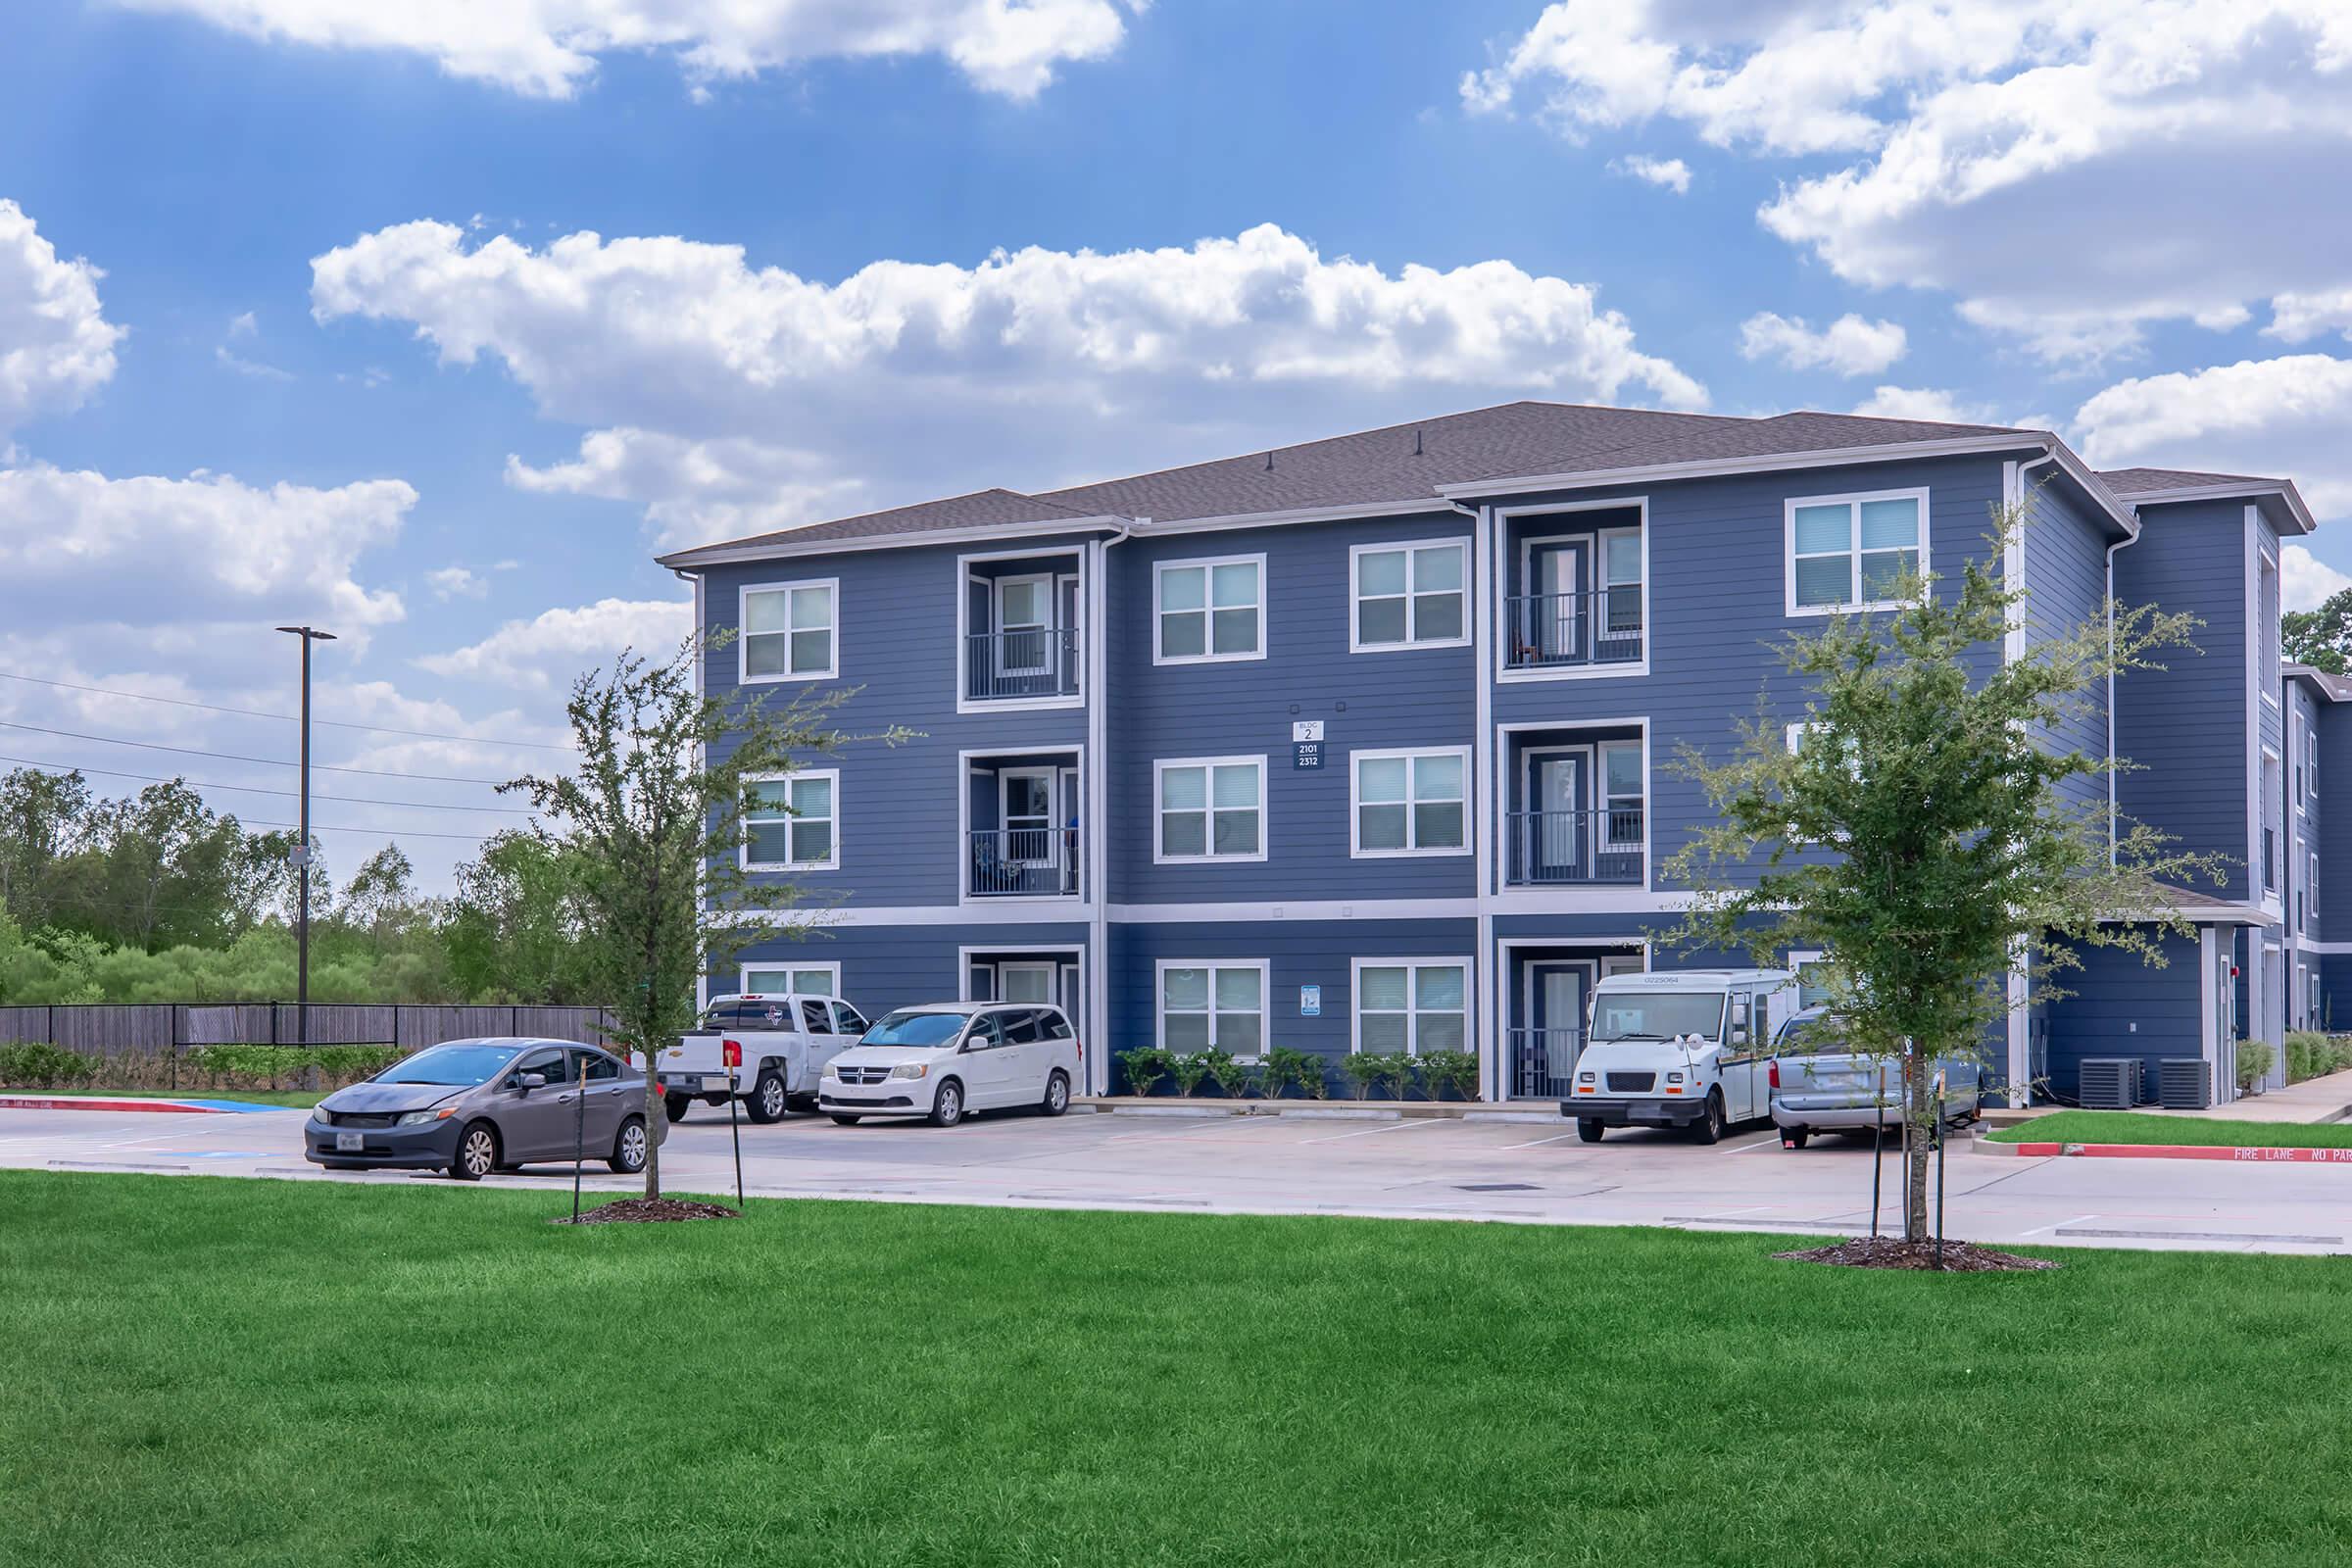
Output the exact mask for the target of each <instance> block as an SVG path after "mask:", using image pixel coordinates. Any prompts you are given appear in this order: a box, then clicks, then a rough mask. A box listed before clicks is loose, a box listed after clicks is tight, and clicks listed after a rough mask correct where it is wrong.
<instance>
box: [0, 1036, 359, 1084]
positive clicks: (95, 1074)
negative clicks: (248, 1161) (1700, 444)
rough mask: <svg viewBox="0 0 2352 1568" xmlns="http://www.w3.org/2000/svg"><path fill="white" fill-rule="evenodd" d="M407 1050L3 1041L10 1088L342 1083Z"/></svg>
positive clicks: (0, 1069)
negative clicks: (98, 1050) (103, 1049)
mask: <svg viewBox="0 0 2352 1568" xmlns="http://www.w3.org/2000/svg"><path fill="white" fill-rule="evenodd" d="M404 1054H405V1053H404V1052H402V1051H401V1050H400V1049H399V1048H398V1047H395V1046H190V1047H189V1048H188V1049H187V1051H186V1052H185V1053H183V1054H181V1055H180V1056H179V1057H178V1058H177V1060H176V1061H175V1060H174V1059H173V1058H172V1056H171V1055H169V1054H163V1053H157V1054H152V1055H150V1054H144V1053H136V1052H126V1053H124V1054H121V1055H113V1056H100V1055H86V1054H82V1053H81V1052H78V1051H68V1050H66V1049H65V1048H64V1047H62V1046H51V1045H44V1044H42V1043H41V1042H39V1041H23V1042H15V1043H10V1044H5V1045H0V1085H5V1086H7V1087H9V1088H11V1089H180V1090H188V1089H295V1088H306V1089H340V1088H342V1087H343V1086H344V1085H345V1084H351V1083H357V1082H359V1081H360V1080H361V1079H363V1078H371V1077H373V1076H374V1075H375V1074H377V1073H379V1072H382V1071H383V1070H384V1069H385V1068H386V1067H389V1066H391V1065H392V1063H394V1062H396V1061H398V1060H399V1059H400V1058H401V1057H402V1055H404Z"/></svg>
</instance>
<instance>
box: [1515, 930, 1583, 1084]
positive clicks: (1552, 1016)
mask: <svg viewBox="0 0 2352 1568" xmlns="http://www.w3.org/2000/svg"><path fill="white" fill-rule="evenodd" d="M1592 980H1593V970H1592V965H1590V964H1586V963H1568V962H1537V963H1531V964H1529V965H1528V966H1527V1036H1526V1039H1525V1041H1524V1042H1523V1045H1522V1049H1521V1051H1520V1053H1519V1056H1520V1066H1519V1068H1518V1070H1517V1071H1516V1072H1515V1073H1514V1080H1515V1083H1516V1085H1517V1088H1518V1093H1520V1094H1522V1095H1525V1096H1527V1097H1529V1098H1530V1099H1539V1100H1556V1099H1558V1098H1560V1097H1561V1096H1563V1095H1565V1094H1567V1093H1568V1092H1569V1086H1570V1080H1571V1079H1572V1078H1573V1077H1574V1076H1575V1072H1576V1057H1577V1054H1578V1053H1579V1052H1580V1051H1582V1050H1583V1049H1584V1030H1585V999H1586V998H1587V997H1588V996H1590V995H1591V993H1592Z"/></svg>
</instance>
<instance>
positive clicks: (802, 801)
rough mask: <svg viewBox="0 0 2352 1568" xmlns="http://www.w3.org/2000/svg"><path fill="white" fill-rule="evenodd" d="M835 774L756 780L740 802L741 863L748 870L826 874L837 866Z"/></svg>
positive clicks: (838, 851)
mask: <svg viewBox="0 0 2352 1568" xmlns="http://www.w3.org/2000/svg"><path fill="white" fill-rule="evenodd" d="M840 777H841V775H840V773H839V772H838V771H836V770H834V769H831V768H827V769H825V770H823V771H821V772H813V773H792V774H788V775H786V776H785V777H783V778H768V779H756V780H754V781H753V782H752V784H751V785H750V787H749V788H748V789H747V790H746V792H745V798H744V803H743V863H744V866H745V868H746V869H749V870H769V869H784V870H800V871H812V870H829V869H831V868H832V867H834V866H836V865H839V864H840V863H841V860H840V848H841V846H840V836H839V835H838V834H837V833H836V832H835V831H834V825H835V824H834V814H835V813H834V799H833V797H834V786H835V784H836V783H838V782H839V780H840Z"/></svg>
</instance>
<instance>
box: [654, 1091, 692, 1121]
mask: <svg viewBox="0 0 2352 1568" xmlns="http://www.w3.org/2000/svg"><path fill="white" fill-rule="evenodd" d="M693 1103H694V1097H693V1096H692V1095H663V1096H662V1110H663V1111H664V1112H665V1113H666V1114H667V1115H668V1117H669V1119H670V1120H671V1121H684V1120H685V1119H686V1107H687V1106H688V1105H691V1104H693Z"/></svg>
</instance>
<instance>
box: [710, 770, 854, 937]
mask: <svg viewBox="0 0 2352 1568" xmlns="http://www.w3.org/2000/svg"><path fill="white" fill-rule="evenodd" d="M804 778H824V779H831V780H832V781H833V817H832V824H833V842H832V853H831V854H830V855H829V856H827V857H826V858H824V859H821V860H755V859H753V858H752V819H751V814H750V813H749V812H748V811H747V812H745V813H743V824H742V825H743V840H742V842H741V843H740V844H739V845H738V846H737V847H736V863H737V864H738V865H740V866H741V867H742V868H743V869H744V870H746V871H838V870H840V869H841V814H842V813H841V769H840V768H838V767H796V768H794V769H793V770H792V771H791V772H789V773H751V774H747V775H745V777H744V780H743V781H744V783H746V784H747V785H748V784H774V783H777V782H779V781H782V780H787V779H804ZM784 820H785V821H786V822H787V823H788V824H789V823H791V822H793V821H796V820H798V818H797V817H792V816H787V817H785V818H784ZM785 833H786V841H787V842H790V838H791V829H790V828H789V826H788V827H787V828H786V830H785ZM812 967H813V966H812Z"/></svg>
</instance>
